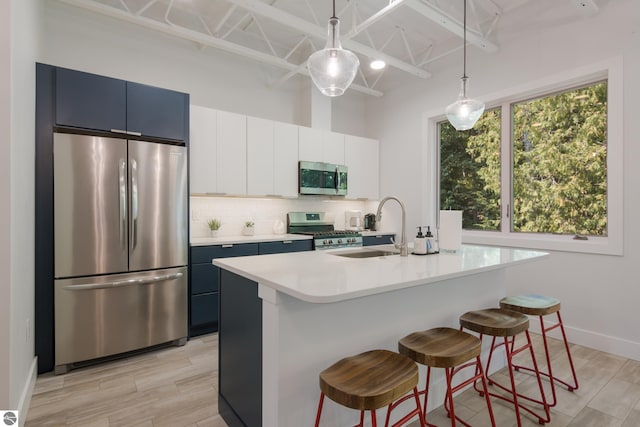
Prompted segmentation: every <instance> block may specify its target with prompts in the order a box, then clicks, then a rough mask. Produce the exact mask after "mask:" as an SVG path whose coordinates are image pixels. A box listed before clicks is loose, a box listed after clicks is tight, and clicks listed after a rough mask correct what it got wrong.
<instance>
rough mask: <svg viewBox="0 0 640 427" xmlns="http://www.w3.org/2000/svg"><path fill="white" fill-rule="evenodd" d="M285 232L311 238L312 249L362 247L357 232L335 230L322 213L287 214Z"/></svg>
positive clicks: (360, 235) (360, 237) (360, 238)
mask: <svg viewBox="0 0 640 427" xmlns="http://www.w3.org/2000/svg"><path fill="white" fill-rule="evenodd" d="M287 232H289V233H292V234H305V235H310V236H313V247H314V249H316V250H318V249H336V248H351V247H359V246H362V234H361V233H360V232H359V231H350V230H335V229H334V226H333V222H330V221H329V220H327V219H326V214H325V213H324V212H289V213H288V214H287Z"/></svg>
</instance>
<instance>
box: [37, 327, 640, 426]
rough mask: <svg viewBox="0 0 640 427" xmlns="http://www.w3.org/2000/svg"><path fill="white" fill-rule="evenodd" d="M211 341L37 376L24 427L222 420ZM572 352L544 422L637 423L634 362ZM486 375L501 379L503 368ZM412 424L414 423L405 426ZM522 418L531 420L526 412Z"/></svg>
mask: <svg viewBox="0 0 640 427" xmlns="http://www.w3.org/2000/svg"><path fill="white" fill-rule="evenodd" d="M534 338H535V344H537V345H536V349H537V351H536V354H537V358H538V360H539V361H540V362H542V361H543V360H544V358H543V355H542V353H540V352H539V350H540V349H541V347H542V346H541V343H542V341H541V339H540V337H537V336H534ZM535 344H534V345H535ZM217 346H218V339H217V335H216V334H212V335H207V336H203V337H199V338H196V339H193V340H191V341H189V342H188V343H187V345H185V346H184V347H170V348H167V349H162V350H157V351H154V352H151V353H145V354H141V355H137V356H132V357H129V358H127V359H121V360H116V361H112V362H108V363H103V364H100V365H96V366H93V367H87V368H82V369H77V370H74V371H71V372H70V373H68V374H66V375H60V376H55V375H52V374H45V375H41V376H39V377H38V380H37V382H36V388H35V391H34V395H33V398H32V400H31V407H30V408H29V412H28V414H27V421H26V426H82V427H103V426H105V427H107V426H127V427H136V426H140V427H157V426H172V427H175V426H178V427H180V426H185V427H186V426H189V427H226V424H225V423H224V421H223V420H222V419H221V418H220V416H219V415H218V413H217V412H218V407H217V385H218V381H217V354H218V350H217ZM561 349H562V344H561V343H560V342H559V341H556V340H552V354H553V355H554V356H553V357H554V359H553V361H552V364H553V365H552V366H553V368H554V374H556V375H558V376H560V377H561V378H563V379H568V378H569V375H570V371H569V369H568V363H567V362H566V359H565V358H564V353H563V352H562V351H561ZM571 351H572V355H573V357H574V363H575V365H576V369H577V371H578V380H579V382H580V388H579V389H578V390H577V391H575V392H573V393H570V392H568V391H567V390H566V389H563V388H556V391H557V394H558V405H557V406H556V407H554V408H553V409H552V411H551V412H552V414H551V422H550V423H548V424H547V426H553V427H565V426H575V427H590V426H593V427H609V426H610V427H637V426H640V362H638V361H633V360H628V359H625V358H622V357H618V356H614V355H611V354H607V353H603V352H599V351H595V350H591V349H588V348H585V347H580V346H576V345H574V346H572V348H571ZM541 364H542V365H544V363H541ZM492 377H493V378H495V379H497V380H499V379H504V378H506V377H505V376H504V370H503V371H500V372H498V373H496V374H494V376H492ZM517 382H518V389H519V390H524V391H525V392H528V391H531V390H532V387H535V386H536V383H535V382H534V381H533V379H532V378H531V377H530V376H529V375H527V374H524V373H519V374H517ZM546 386H547V387H548V383H546ZM547 391H548V389H547ZM455 402H456V412H457V413H458V414H459V415H460V416H462V417H463V419H465V420H468V421H469V422H470V423H471V424H472V425H474V426H476V427H484V426H489V425H490V423H489V419H488V416H487V411H486V409H485V408H484V400H483V399H482V398H480V397H479V396H478V395H477V394H476V393H474V392H472V391H471V390H469V391H466V392H464V393H462V394H460V395H458V396H456V398H455ZM492 405H493V408H494V413H495V415H496V422H497V425H498V426H500V427H503V426H505V427H511V426H514V425H515V418H514V412H513V409H511V408H509V407H508V406H507V405H506V404H505V403H502V401H500V400H498V399H492ZM428 415H429V416H428V421H429V422H430V423H435V424H437V425H439V426H449V425H450V420H448V419H447V418H446V416H445V415H444V411H443V410H442V408H438V409H435V410H434V411H431V412H430V413H429V414H428ZM312 422H313V420H310V421H309V425H311V424H312ZM417 425H418V423H417V422H415V423H412V425H411V426H412V427H413V426H417ZM523 425H525V426H529V427H532V426H537V425H538V423H537V421H536V420H535V419H533V418H532V417H530V416H528V415H527V416H525V417H524V421H523ZM265 427H299V426H265Z"/></svg>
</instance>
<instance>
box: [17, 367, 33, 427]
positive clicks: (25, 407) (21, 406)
mask: <svg viewBox="0 0 640 427" xmlns="http://www.w3.org/2000/svg"><path fill="white" fill-rule="evenodd" d="M37 378H38V356H36V357H34V358H33V361H32V362H31V368H30V369H29V376H28V379H27V381H26V382H25V384H24V387H23V388H22V393H21V394H20V401H19V402H18V407H17V408H16V409H17V410H18V411H19V412H18V413H19V414H20V423H19V427H24V424H25V422H26V421H27V412H28V411H29V405H30V404H31V396H32V395H33V389H34V387H35V386H36V379H37Z"/></svg>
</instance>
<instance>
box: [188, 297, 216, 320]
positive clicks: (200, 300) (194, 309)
mask: <svg viewBox="0 0 640 427" xmlns="http://www.w3.org/2000/svg"><path fill="white" fill-rule="evenodd" d="M218 297H219V295H218V292H210V293H207V294H200V295H192V296H191V327H192V328H200V327H203V326H204V327H206V326H207V325H212V324H214V323H215V325H216V328H217V326H218Z"/></svg>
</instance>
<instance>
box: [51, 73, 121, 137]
mask: <svg viewBox="0 0 640 427" xmlns="http://www.w3.org/2000/svg"><path fill="white" fill-rule="evenodd" d="M55 79H56V83H55V85H56V96H55V99H56V110H55V111H56V112H55V115H56V124H57V125H60V126H70V127H75V128H84V129H97V130H105V131H111V130H112V129H113V130H121V131H124V130H126V128H127V110H126V106H127V86H126V82H125V81H124V80H118V79H112V78H109V77H104V76H98V75H96V74H89V73H83V72H81V71H74V70H68V69H66V68H57V69H56V77H55Z"/></svg>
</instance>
